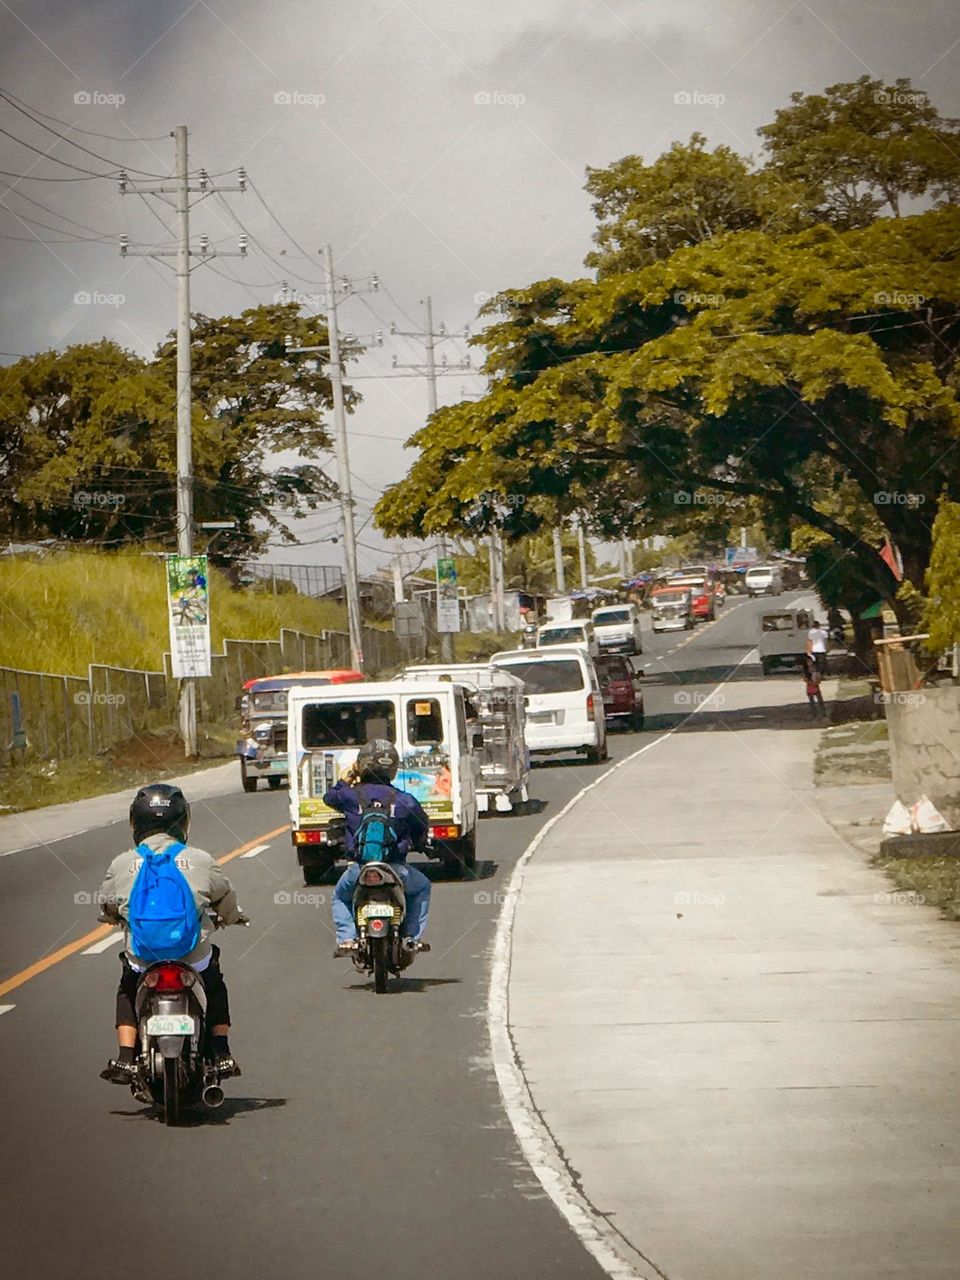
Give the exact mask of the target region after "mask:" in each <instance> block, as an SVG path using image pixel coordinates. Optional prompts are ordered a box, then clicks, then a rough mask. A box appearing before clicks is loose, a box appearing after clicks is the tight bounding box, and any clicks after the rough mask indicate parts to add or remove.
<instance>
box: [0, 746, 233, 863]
mask: <svg viewBox="0 0 960 1280" xmlns="http://www.w3.org/2000/svg"><path fill="white" fill-rule="evenodd" d="M164 781H166V782H169V783H170V784H171V785H173V786H176V787H182V788H183V790H184V792H185V793H186V796H187V799H188V800H190V802H191V803H194V802H196V801H198V800H210V799H212V798H213V797H214V796H222V795H227V794H228V793H229V792H231V791H239V789H240V774H239V771H238V769H237V763H236V761H235V760H231V761H229V762H228V763H227V764H218V765H213V766H212V767H211V768H209V769H198V770H196V772H194V773H187V774H185V775H184V776H183V777H182V778H167V779H164ZM132 799H133V788H127V790H126V791H113V792H111V793H110V794H109V795H103V796H91V797H90V799H89V800H74V801H70V802H69V803H68V804H53V805H50V806H48V807H47V808H46V809H28V810H27V811H26V813H12V814H8V815H7V816H6V817H3V818H0V858H2V857H5V856H6V855H7V854H9V853H16V852H18V851H19V850H21V849H29V848H31V847H32V846H33V845H36V844H52V843H53V842H54V841H55V840H64V839H66V837H67V836H74V835H79V834H80V833H81V832H83V831H91V830H93V829H94V828H95V827H105V826H108V825H109V824H110V823H111V822H120V821H123V822H126V820H127V812H128V810H129V808H130V801H131V800H132Z"/></svg>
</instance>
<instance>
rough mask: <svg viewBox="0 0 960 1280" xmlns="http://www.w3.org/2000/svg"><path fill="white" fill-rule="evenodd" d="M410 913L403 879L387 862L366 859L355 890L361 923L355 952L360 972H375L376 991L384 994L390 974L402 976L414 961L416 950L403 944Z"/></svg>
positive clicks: (355, 908) (355, 910) (355, 909)
mask: <svg viewBox="0 0 960 1280" xmlns="http://www.w3.org/2000/svg"><path fill="white" fill-rule="evenodd" d="M406 914H407V899H406V894H405V893H404V890H403V880H402V879H401V878H400V876H399V875H398V874H397V872H396V871H395V870H394V868H393V867H391V866H390V865H389V863H386V862H366V863H364V864H363V866H362V867H361V869H360V878H359V879H358V881H357V887H356V889H354V891H353V918H354V920H355V922H356V926H357V950H356V951H355V952H354V954H353V964H354V968H355V969H356V970H357V971H358V973H372V974H373V985H374V990H376V991H377V992H378V993H380V994H383V992H385V991H386V989H387V975H388V974H391V973H392V974H395V975H396V976H397V977H399V976H400V972H401V970H402V969H406V968H407V966H408V965H410V964H411V963H412V962H413V958H414V956H415V955H416V952H415V951H410V950H407V948H405V947H404V945H403V939H402V937H401V933H400V928H401V925H402V924H403V921H404V917H405V916H406Z"/></svg>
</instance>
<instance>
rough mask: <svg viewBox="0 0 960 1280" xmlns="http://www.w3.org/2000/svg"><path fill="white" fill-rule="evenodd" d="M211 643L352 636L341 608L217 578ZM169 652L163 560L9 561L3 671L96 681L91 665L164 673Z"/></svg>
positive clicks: (2, 592)
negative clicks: (293, 634)
mask: <svg viewBox="0 0 960 1280" xmlns="http://www.w3.org/2000/svg"><path fill="white" fill-rule="evenodd" d="M210 612H211V619H210V620H211V639H212V642H213V648H214V651H215V652H216V651H219V649H220V646H221V641H222V640H223V639H224V637H227V638H230V639H241V640H275V639H277V637H278V636H279V634H280V628H281V627H293V628H295V629H297V630H299V631H308V632H312V633H316V632H319V631H322V630H324V629H325V628H326V629H328V630H346V616H345V613H344V610H343V608H342V607H341V606H339V605H335V604H327V603H321V602H318V601H316V600H311V599H308V598H307V597H306V596H298V595H294V594H292V593H290V594H281V595H276V596H275V595H273V594H272V593H271V592H269V591H259V590H257V591H234V590H232V589H231V588H230V586H229V584H228V583H227V580H226V578H225V577H224V575H223V574H222V573H220V572H219V571H218V570H216V569H213V570H211V574H210ZM168 648H169V641H168V631H167V614H166V589H165V585H164V568H163V561H162V560H161V559H159V558H158V557H155V556H147V555H140V554H139V553H137V552H126V551H125V552H110V553H105V552H92V551H68V552H60V553H57V554H54V555H47V556H42V557H39V558H35V557H32V556H31V557H27V556H9V557H4V558H3V559H0V666H4V667H24V668H27V669H28V670H31V671H50V672H54V673H55V674H59V675H81V676H82V675H86V672H87V665H88V663H91V662H105V663H110V664H112V665H115V666H121V667H138V668H139V667H142V668H146V669H148V670H153V671H157V670H160V669H161V667H162V662H163V653H164V651H165V650H166V649H168Z"/></svg>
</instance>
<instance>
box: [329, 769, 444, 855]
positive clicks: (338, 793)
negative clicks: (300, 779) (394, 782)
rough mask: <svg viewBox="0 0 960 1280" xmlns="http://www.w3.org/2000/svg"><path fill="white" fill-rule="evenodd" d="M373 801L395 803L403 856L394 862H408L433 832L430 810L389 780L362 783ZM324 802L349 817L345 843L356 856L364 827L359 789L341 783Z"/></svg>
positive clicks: (394, 810)
mask: <svg viewBox="0 0 960 1280" xmlns="http://www.w3.org/2000/svg"><path fill="white" fill-rule="evenodd" d="M361 785H362V786H363V790H364V792H365V793H366V795H367V796H368V797H369V798H370V799H371V800H379V801H380V803H381V804H385V805H392V806H393V816H394V820H395V821H396V824H397V835H398V836H399V840H400V846H399V856H398V857H397V858H392V859H391V861H392V862H393V861H397V862H406V860H407V854H408V853H410V852H412V851H413V850H414V849H422V848H423V846H424V843H425V842H426V838H427V835H428V834H429V831H430V819H429V818H428V817H427V814H426V811H425V810H424V808H423V806H422V805H421V804H420V802H419V800H415V799H414V798H413V796H411V795H409V794H408V793H407V792H406V791H401V790H400V788H399V787H392V786H390V785H389V784H388V783H381V782H364V783H362V784H361ZM323 803H324V804H328V805H329V806H330V808H331V809H336V810H337V812H338V813H342V814H343V816H344V817H345V818H346V820H347V832H346V839H345V841H344V844H345V846H346V851H347V853H348V855H349V856H350V857H353V846H354V840H355V839H356V835H357V832H358V831H359V830H360V820H361V816H362V815H361V813H360V797H359V796H358V795H357V788H356V787H351V786H348V785H347V783H346V782H337V783H336V784H335V785H334V786H332V787H331V788H330V789H329V790H328V791H327V793H326V795H325V796H324V797H323Z"/></svg>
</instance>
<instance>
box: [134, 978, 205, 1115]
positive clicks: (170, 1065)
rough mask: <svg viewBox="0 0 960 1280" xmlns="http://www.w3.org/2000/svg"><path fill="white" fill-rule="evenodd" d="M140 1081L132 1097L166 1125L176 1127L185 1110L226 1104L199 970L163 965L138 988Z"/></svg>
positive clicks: (136, 1005)
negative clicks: (158, 1112) (153, 1108)
mask: <svg viewBox="0 0 960 1280" xmlns="http://www.w3.org/2000/svg"><path fill="white" fill-rule="evenodd" d="M135 1008H136V1014H137V1034H138V1037H139V1044H140V1081H139V1082H138V1083H137V1084H135V1085H131V1089H132V1091H133V1094H134V1097H136V1098H137V1099H138V1100H139V1101H141V1102H154V1103H155V1104H156V1105H157V1106H158V1107H160V1108H162V1110H163V1118H164V1122H165V1123H166V1124H168V1125H176V1124H179V1122H180V1114H181V1111H182V1109H183V1108H184V1107H189V1106H195V1105H196V1104H197V1102H202V1103H203V1105H204V1106H205V1107H210V1108H211V1109H213V1108H216V1107H219V1106H220V1105H221V1104H222V1103H223V1090H222V1089H221V1087H220V1077H219V1074H218V1072H217V1070H216V1067H215V1066H214V1065H213V1060H212V1058H211V1057H210V1056H209V1052H210V1050H209V1046H208V1044H207V1038H206V1013H207V996H206V992H205V991H204V988H203V981H202V979H201V976H200V974H199V973H197V972H196V970H194V969H191V968H190V966H189V965H186V964H183V963H181V962H180V961H179V960H161V961H158V962H157V963H156V964H152V965H151V966H150V967H149V969H147V970H145V972H144V973H143V975H142V976H141V978H140V982H139V984H138V986H137V996H136V1004H135Z"/></svg>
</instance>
